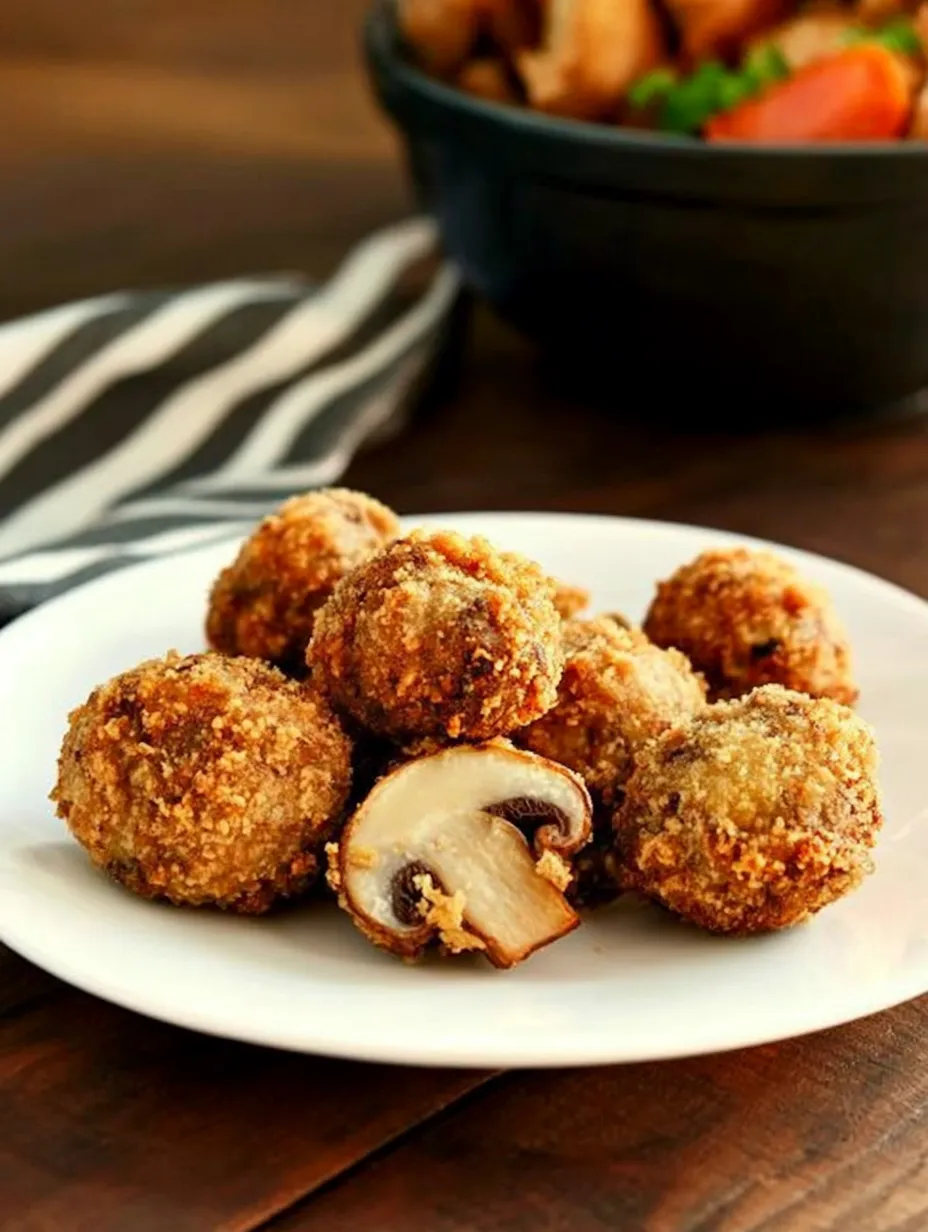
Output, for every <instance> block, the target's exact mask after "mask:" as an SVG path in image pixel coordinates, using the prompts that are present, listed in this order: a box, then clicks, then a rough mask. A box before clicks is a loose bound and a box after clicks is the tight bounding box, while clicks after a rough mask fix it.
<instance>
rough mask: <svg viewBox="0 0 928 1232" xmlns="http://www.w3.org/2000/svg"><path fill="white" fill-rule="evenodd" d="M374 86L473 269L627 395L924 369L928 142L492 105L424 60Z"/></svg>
mask: <svg viewBox="0 0 928 1232" xmlns="http://www.w3.org/2000/svg"><path fill="white" fill-rule="evenodd" d="M365 42H366V51H367V59H368V63H369V66H370V70H371V74H372V78H373V81H374V84H375V88H376V91H377V94H378V96H379V98H380V100H381V102H382V104H383V106H384V107H385V108H386V110H387V111H388V112H389V113H390V115H391V116H392V117H393V119H394V120H395V122H396V123H397V125H398V127H399V128H400V130H401V131H402V133H403V134H404V136H405V139H406V142H407V144H408V148H409V153H410V162H411V166H412V169H413V177H414V180H415V183H416V187H417V191H418V194H419V197H420V200H421V202H422V204H423V206H424V207H425V208H427V209H429V210H430V211H431V212H432V213H434V215H435V216H436V217H437V219H438V223H439V226H440V229H441V233H442V237H443V241H444V244H445V247H446V249H447V251H448V253H449V254H450V255H451V256H452V257H453V258H454V260H455V261H456V262H457V263H458V264H459V266H460V267H461V270H462V271H463V275H464V278H465V280H466V282H467V283H468V284H469V285H470V286H471V287H472V288H473V289H475V290H476V291H478V292H479V293H480V294H482V295H483V296H485V297H486V299H488V300H489V301H490V302H491V303H492V304H493V305H494V306H495V307H496V309H497V310H498V311H499V312H500V313H501V314H502V316H504V317H505V318H506V319H508V320H509V321H511V322H512V323H513V324H515V325H516V326H518V327H519V328H520V329H522V330H524V331H526V332H527V333H529V334H530V335H532V336H533V337H534V338H536V339H537V340H538V341H539V342H540V343H541V345H542V346H543V347H544V348H545V351H546V352H547V353H548V354H549V355H553V356H555V357H556V358H558V359H559V360H561V361H566V362H567V363H569V364H570V365H572V367H573V369H574V371H576V372H577V373H578V374H580V373H584V374H586V373H588V372H590V371H595V372H599V373H600V374H605V375H606V378H607V380H608V383H609V388H610V390H611V396H612V399H613V401H614V402H615V403H616V404H617V405H621V404H623V403H628V401H629V399H631V398H637V399H639V400H640V399H641V398H642V397H647V399H648V402H649V405H651V406H653V407H654V408H655V409H657V408H658V407H661V408H662V409H666V408H668V407H674V406H677V407H680V406H682V405H687V406H688V407H689V408H690V413H691V414H708V415H711V417H712V418H717V417H718V416H719V414H721V416H722V417H724V418H725V419H734V420H741V421H742V422H744V423H746V424H747V423H761V422H763V423H769V418H770V416H776V418H777V419H778V420H781V419H783V418H784V416H790V417H793V416H795V415H797V414H798V415H802V416H809V415H824V414H836V413H838V414H841V413H852V412H860V411H865V410H872V409H876V408H885V407H888V406H892V405H894V404H899V403H903V402H905V401H906V400H907V399H910V398H911V397H912V396H913V395H914V394H916V393H918V392H919V391H921V390H922V389H924V388H925V387H928V145H925V144H922V143H918V142H905V143H898V144H889V143H879V144H868V145H863V144H860V145H856V144H855V145H828V146H821V145H819V146H794V147H782V148H780V147H776V148H774V147H765V148H758V147H756V146H748V145H741V144H738V145H719V146H713V145H705V144H703V143H701V142H698V141H695V140H688V139H685V138H673V137H665V136H662V135H660V136H659V135H652V134H642V133H636V132H633V131H629V130H622V129H619V128H614V127H610V126H607V125H596V124H583V123H575V122H573V121H569V120H558V119H554V118H551V117H549V116H545V115H540V114H537V113H535V112H532V111H529V110H527V109H525V108H520V107H507V106H501V105H496V104H493V103H486V102H483V101H481V100H478V99H475V98H473V97H471V96H469V95H467V94H464V93H463V92H461V91H458V90H455V89H453V88H451V87H448V86H446V85H444V84H442V83H441V82H439V81H435V80H433V79H431V78H430V77H428V76H426V75H425V74H424V73H422V72H420V71H419V70H418V69H417V68H415V67H414V66H413V65H412V64H411V63H410V61H409V59H408V57H407V55H406V54H405V52H404V49H403V47H402V45H401V42H400V39H399V36H398V33H397V28H396V22H395V19H394V14H393V6H392V4H391V3H390V0H379V2H378V3H377V4H376V5H375V7H374V9H373V11H372V12H371V14H370V16H369V19H368V22H367V27H366V39H365Z"/></svg>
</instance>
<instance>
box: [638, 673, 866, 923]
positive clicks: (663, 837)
mask: <svg viewBox="0 0 928 1232" xmlns="http://www.w3.org/2000/svg"><path fill="white" fill-rule="evenodd" d="M876 772H877V751H876V745H875V744H874V739H873V734H872V732H871V730H870V728H869V727H868V726H867V724H866V723H864V722H863V720H862V719H860V718H858V716H857V715H855V714H854V713H853V712H852V711H851V710H848V709H847V708H846V707H844V706H840V705H838V704H837V703H836V702H833V701H830V700H819V699H814V698H810V697H807V696H806V695H804V694H801V693H795V692H791V691H789V690H787V689H783V688H780V687H779V686H778V685H766V686H765V687H763V688H760V689H758V690H757V691H756V692H754V693H751V694H749V695H748V696H747V697H745V698H742V699H740V700H737V701H731V702H719V703H717V704H716V705H714V706H709V707H707V708H706V710H704V711H703V712H702V714H701V715H699V716H697V717H696V718H695V719H694V720H693V721H692V722H691V723H690V724H689V726H688V727H682V728H677V729H674V730H671V731H669V732H666V733H665V734H664V735H663V736H660V737H659V738H658V739H657V740H656V741H654V742H653V743H652V744H650V745H648V746H647V747H646V748H645V749H644V750H642V751H641V753H640V754H639V756H638V761H637V766H636V769H635V773H634V774H633V775H632V777H631V779H630V780H629V782H628V784H627V785H626V794H625V802H624V804H623V805H622V807H621V808H620V809H619V811H618V813H617V814H616V817H615V833H616V845H617V848H616V849H617V855H618V859H619V862H620V865H621V868H622V876H623V880H624V882H625V884H626V885H627V886H628V887H629V888H632V889H637V890H640V891H642V892H643V893H645V894H647V895H650V896H651V897H653V898H655V899H657V901H658V902H660V903H662V904H663V905H664V906H665V907H668V908H669V909H670V910H671V911H674V912H676V913H677V914H678V915H680V916H683V917H684V918H685V919H687V920H691V921H692V922H693V923H694V924H698V925H700V926H701V927H703V928H707V929H709V930H711V931H712V932H719V933H754V932H764V931H768V930H770V929H777V928H787V927H789V926H791V925H793V924H798V923H800V922H801V921H802V920H805V919H807V918H808V917H809V916H811V915H813V914H814V913H815V912H816V911H820V910H821V908H822V907H825V906H827V905H828V904H829V903H832V902H834V901H835V900H836V899H838V898H840V897H841V896H842V895H843V894H846V893H848V891H850V890H853V889H854V888H855V887H856V886H857V885H858V884H859V883H860V881H861V880H862V879H863V877H864V876H865V875H866V874H867V873H869V872H871V871H872V867H873V863H872V859H871V856H870V849H871V848H872V847H873V846H874V844H875V842H876V838H877V834H878V831H879V829H880V826H881V824H882V815H881V811H880V800H879V790H878V787H877V781H876Z"/></svg>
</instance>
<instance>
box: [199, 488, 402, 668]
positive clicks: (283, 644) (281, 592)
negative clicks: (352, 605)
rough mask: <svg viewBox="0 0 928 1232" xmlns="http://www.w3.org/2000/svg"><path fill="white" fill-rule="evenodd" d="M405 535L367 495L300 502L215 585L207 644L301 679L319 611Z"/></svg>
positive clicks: (325, 495)
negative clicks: (359, 569) (347, 579)
mask: <svg viewBox="0 0 928 1232" xmlns="http://www.w3.org/2000/svg"><path fill="white" fill-rule="evenodd" d="M399 529H400V528H399V522H398V521H397V519H396V515H395V514H394V513H393V511H392V510H391V509H388V508H387V507H386V505H382V504H381V503H380V501H377V500H374V498H373V497H371V496H365V495H364V494H363V493H361V492H351V491H349V490H348V489H346V488H329V489H323V490H320V491H318V492H307V493H305V494H304V495H303V496H294V497H293V498H292V499H291V500H288V501H286V502H285V503H284V504H283V505H281V507H280V508H279V509H278V510H277V512H276V513H273V514H271V516H270V517H267V518H265V519H264V521H263V522H262V523H261V524H260V526H258V528H257V530H255V532H254V533H253V534H252V535H251V536H250V537H249V538H248V539H246V541H245V542H244V543H243V544H242V547H241V548H240V550H239V553H238V556H237V557H236V558H235V560H234V561H233V563H232V564H231V565H229V567H228V568H226V569H223V571H222V573H220V575H219V577H218V578H217V579H216V582H215V584H214V586H213V589H212V593H211V595H210V600H209V611H208V614H207V619H206V634H207V639H208V641H209V644H210V645H211V646H212V647H213V649H214V650H221V651H222V652H223V653H225V654H233V655H247V656H249V657H251V658H255V659H266V660H267V661H268V662H270V663H273V664H274V665H275V666H277V667H279V668H281V670H282V671H286V672H287V673H288V674H293V675H300V674H302V673H303V671H304V670H305V665H304V658H305V654H306V646H307V644H308V642H309V639H310V635H311V634H312V629H313V621H314V620H315V617H316V612H317V610H318V609H319V608H320V607H321V606H322V604H323V603H325V601H326V599H328V597H329V595H330V594H331V593H332V589H333V587H334V586H335V583H336V582H338V581H339V580H340V579H341V578H343V577H344V576H345V574H346V573H349V572H350V571H351V570H352V569H354V568H355V567H356V566H357V565H359V564H361V562H362V561H365V560H367V559H368V558H369V557H371V556H373V554H374V553H375V552H377V551H379V550H380V548H382V547H384V545H385V544H387V543H389V542H390V541H391V540H393V539H395V538H396V537H397V535H398V534H399Z"/></svg>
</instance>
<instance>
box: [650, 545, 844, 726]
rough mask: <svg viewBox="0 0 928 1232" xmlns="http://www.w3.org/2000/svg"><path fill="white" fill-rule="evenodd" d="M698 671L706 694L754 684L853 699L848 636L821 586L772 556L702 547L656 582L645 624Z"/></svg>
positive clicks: (735, 693)
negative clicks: (668, 574)
mask: <svg viewBox="0 0 928 1232" xmlns="http://www.w3.org/2000/svg"><path fill="white" fill-rule="evenodd" d="M644 631H645V633H647V635H648V637H650V639H651V640H652V641H653V642H656V643H657V645H658V646H676V647H677V649H678V650H682V651H683V653H684V654H685V655H687V656H688V657H689V659H690V661H691V662H692V664H693V667H694V668H695V669H696V670H697V671H699V672H702V673H703V674H704V675H705V677H706V680H707V682H708V685H709V694H710V698H711V699H712V700H717V699H719V698H726V697H740V696H741V695H742V694H744V693H748V692H749V691H750V690H751V689H753V688H756V687H757V686H758V685H761V684H781V685H783V686H784V688H788V689H796V690H797V691H798V692H800V693H808V694H809V695H810V696H811V697H831V698H833V699H834V700H835V701H838V702H843V703H844V704H845V705H848V706H850V705H853V703H854V702H855V701H856V700H857V686H856V685H855V684H854V680H853V677H852V675H851V655H850V647H849V646H848V642H847V637H846V635H845V632H844V630H843V628H842V627H841V624H840V623H839V621H838V618H837V616H836V615H835V613H834V610H833V608H832V605H831V600H830V599H829V597H828V595H827V594H826V593H825V591H824V590H822V589H821V587H819V586H816V585H814V584H813V583H811V582H809V581H807V580H806V579H805V578H803V577H802V575H801V574H800V573H799V572H798V571H797V570H796V568H795V567H794V566H793V565H791V564H789V563H788V562H787V561H785V560H781V559H780V558H779V557H777V556H774V555H773V554H772V553H770V552H756V551H749V550H748V549H747V548H725V549H722V550H718V551H711V552H704V553H703V554H702V555H701V556H698V557H697V558H696V559H695V560H694V561H692V562H691V563H690V564H688V565H684V566H683V568H682V569H678V570H677V572H676V573H675V574H674V575H673V577H671V578H670V579H669V580H668V581H666V582H661V583H660V585H659V586H658V590H657V596H656V598H655V599H654V602H653V603H652V604H651V609H650V611H649V612H648V615H647V618H646V619H645V622H644Z"/></svg>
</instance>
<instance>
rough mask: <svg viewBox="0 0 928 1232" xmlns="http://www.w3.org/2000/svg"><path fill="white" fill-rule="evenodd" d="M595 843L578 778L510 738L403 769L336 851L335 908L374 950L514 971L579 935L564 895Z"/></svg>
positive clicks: (367, 805)
mask: <svg viewBox="0 0 928 1232" xmlns="http://www.w3.org/2000/svg"><path fill="white" fill-rule="evenodd" d="M589 837H590V798H589V795H588V793H587V790H586V787H585V786H584V784H583V782H582V780H581V779H580V778H579V777H577V776H576V775H575V774H572V773H571V772H570V771H569V770H567V769H565V768H564V767H563V766H559V765H557V764H556V763H555V762H551V761H548V760H546V759H545V758H543V757H538V756H536V755H535V754H532V753H526V752H524V751H522V750H519V749H514V748H512V747H511V746H510V745H508V744H506V743H505V742H503V741H492V742H490V743H489V744H483V745H461V746H457V747H455V748H449V749H445V750H443V751H442V752H440V753H434V754H432V755H431V756H428V757H420V758H418V759H416V760H415V761H409V762H405V763H404V764H403V765H401V766H399V767H398V768H397V769H396V770H394V771H393V772H392V773H390V774H388V775H387V776H386V777H385V778H383V779H381V780H380V782H379V783H378V784H377V786H376V787H375V788H374V790H373V791H372V792H371V794H370V795H369V796H368V797H367V799H366V800H365V801H364V803H363V804H362V805H361V806H360V808H359V809H358V810H357V812H356V813H355V814H354V816H353V817H352V819H351V821H350V822H349V823H348V825H347V826H346V827H345V829H344V831H343V832H342V835H341V838H340V840H339V842H338V844H337V845H333V847H332V848H331V849H330V861H331V872H330V880H331V881H332V883H333V884H334V886H335V888H336V889H337V891H338V894H339V902H340V904H341V906H342V907H344V908H345V910H346V911H348V912H350V913H351V915H352V916H353V918H354V920H355V923H356V924H357V925H358V927H359V928H360V929H361V930H362V931H363V932H364V933H366V935H367V936H368V937H369V938H370V939H371V940H372V941H373V942H374V943H375V944H377V945H380V946H382V947H383V948H384V949H387V950H390V951H391V952H392V953H394V954H398V955H400V956H401V957H404V958H414V957H416V956H418V955H419V954H421V953H422V951H423V950H424V949H425V948H426V946H427V945H429V943H431V942H434V941H438V942H440V943H441V944H442V945H443V946H444V948H445V949H446V950H450V951H451V952H458V951H461V950H482V951H484V952H485V954H486V956H487V958H488V959H489V960H490V962H492V963H493V964H494V966H497V967H513V966H515V965H516V963H519V962H521V961H522V960H523V959H525V958H528V956H529V955H530V954H532V953H534V951H535V950H537V949H540V948H541V946H544V945H547V944H549V942H551V941H555V940H557V938H558V937H562V936H563V935H564V934H565V933H568V932H570V931H571V929H573V928H576V926H577V924H578V923H579V918H578V916H577V914H576V912H575V911H574V910H573V908H572V907H571V906H570V905H569V903H568V902H567V901H566V899H565V898H564V895H563V892H562V891H563V889H564V888H565V887H566V884H567V882H568V881H569V880H570V864H569V860H570V857H571V856H572V855H573V854H574V853H575V852H577V851H579V850H580V848H581V847H583V846H584V844H585V843H587V842H588V841H589Z"/></svg>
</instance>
